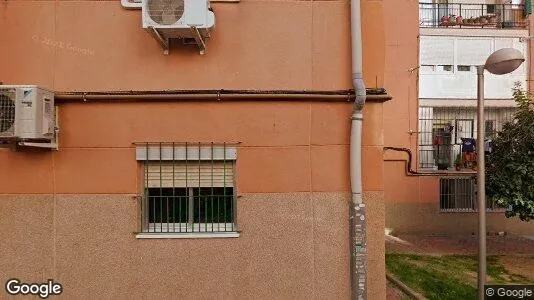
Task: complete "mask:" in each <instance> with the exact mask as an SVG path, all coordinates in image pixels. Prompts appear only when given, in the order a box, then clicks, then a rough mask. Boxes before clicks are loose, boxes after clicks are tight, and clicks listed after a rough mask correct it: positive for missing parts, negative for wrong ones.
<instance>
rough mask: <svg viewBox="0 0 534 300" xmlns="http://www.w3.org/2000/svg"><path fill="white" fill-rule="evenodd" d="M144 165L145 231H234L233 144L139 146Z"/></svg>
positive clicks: (142, 213) (143, 209) (234, 153)
mask: <svg viewBox="0 0 534 300" xmlns="http://www.w3.org/2000/svg"><path fill="white" fill-rule="evenodd" d="M136 152H137V154H136V155H137V160H138V161H140V162H141V163H142V164H143V193H142V195H141V197H140V199H141V204H140V206H141V220H142V222H141V232H144V233H198V232H202V233H206V232H235V231H237V222H236V211H237V209H236V196H235V178H234V177H235V176H234V175H235V160H236V148H235V144H231V143H189V142H185V143H176V142H172V143H137V144H136Z"/></svg>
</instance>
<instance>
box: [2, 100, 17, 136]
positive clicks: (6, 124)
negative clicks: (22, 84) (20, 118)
mask: <svg viewBox="0 0 534 300" xmlns="http://www.w3.org/2000/svg"><path fill="white" fill-rule="evenodd" d="M6 94H7V93H5V94H0V134H5V133H11V132H12V129H13V125H14V124H15V101H14V97H15V94H14V93H9V94H11V95H9V94H7V95H6Z"/></svg>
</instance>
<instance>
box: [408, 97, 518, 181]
mask: <svg viewBox="0 0 534 300" xmlns="http://www.w3.org/2000/svg"><path fill="white" fill-rule="evenodd" d="M515 111H516V108H514V107H488V108H486V109H485V112H484V114H485V119H486V121H485V126H486V136H485V138H486V139H492V138H493V137H495V136H496V135H497V134H498V133H499V131H500V130H502V126H503V125H504V124H505V123H506V122H510V121H512V120H513V115H514V112H515ZM475 129H476V107H419V131H418V147H419V168H420V169H432V168H436V167H438V165H442V166H443V168H442V169H444V168H446V169H447V170H454V168H455V162H456V160H457V158H458V156H459V155H460V157H461V155H462V152H461V151H462V147H461V146H462V138H475V139H476V138H477V137H476V130H475Z"/></svg>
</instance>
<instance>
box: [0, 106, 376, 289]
mask: <svg viewBox="0 0 534 300" xmlns="http://www.w3.org/2000/svg"><path fill="white" fill-rule="evenodd" d="M351 109H352V107H351V104H350V103H320V102H319V103H302V102H298V103H296V102H261V103H259V102H225V103H206V102H203V103H194V102H192V103H191V102H182V103H130V104H125V103H101V104H96V103H81V104H62V105H60V110H59V112H60V125H61V139H60V143H61V148H60V150H59V151H58V152H47V151H18V152H13V151H11V150H8V149H0V163H1V164H2V166H3V169H4V170H6V171H4V172H1V174H0V182H2V183H3V184H2V185H1V186H0V188H1V192H0V194H2V195H0V211H1V212H2V216H3V217H2V218H1V221H0V222H1V223H0V228H1V230H0V238H2V239H3V240H4V241H8V242H7V243H2V246H0V251H1V254H2V255H0V265H1V266H2V268H0V269H1V271H0V272H1V273H0V275H1V276H0V281H1V282H4V281H5V279H7V278H9V277H19V278H20V279H23V280H26V281H32V282H33V281H39V280H45V279H48V278H53V279H55V280H56V281H58V282H60V283H61V284H63V287H64V290H65V292H64V296H65V297H82V296H92V297H112V298H121V297H126V295H128V297H134V298H140V297H147V296H151V297H153V296H156V297H161V298H167V299H169V298H195V299H196V298H202V299H208V298H263V299H266V298H269V299H270V298H277V299H287V298H301V299H304V298H306V299H308V298H317V299H329V298H330V299H343V298H347V297H348V293H349V290H350V289H349V257H348V253H349V252H348V249H349V245H348V201H349V174H348V172H349V168H348V166H349V164H348V154H349V152H348V149H349V147H348V136H349V124H350V113H351ZM381 112H382V104H373V103H369V104H368V106H367V107H366V109H365V113H364V118H365V121H364V128H365V133H364V136H363V144H364V150H363V159H364V165H363V167H364V182H363V184H364V190H365V193H364V200H365V202H366V203H367V205H368V209H367V211H368V215H367V220H368V221H367V222H368V223H367V226H368V241H367V242H368V249H367V250H368V293H369V296H370V297H372V298H373V299H376V298H383V297H385V295H384V286H385V276H384V237H383V228H384V222H385V221H384V201H383V199H384V196H383V186H384V185H383V180H382V177H383V170H382V152H381V143H382V138H381V136H382V135H381V134H380V133H381V131H382V124H381V118H379V117H376V116H377V115H380V114H381ZM215 128H216V129H215ZM170 140H172V141H239V142H241V143H240V144H239V146H238V149H237V151H238V152H237V167H236V174H237V175H236V179H237V185H236V186H237V194H238V196H239V197H238V200H237V220H238V226H239V230H240V231H241V236H240V237H239V238H236V239H215V240H212V239H199V240H174V239H173V240H152V239H151V240H138V239H136V238H135V235H134V233H135V232H136V231H137V230H138V229H139V228H138V224H139V220H138V216H139V215H140V213H139V211H138V207H139V206H138V203H137V201H138V200H136V199H135V198H134V197H133V196H135V195H137V194H138V193H139V192H140V186H139V180H138V178H139V176H140V172H141V170H140V164H138V162H137V161H136V160H135V148H134V146H133V145H132V142H133V141H170ZM165 278H166V279H165ZM375 297H376V298H375Z"/></svg>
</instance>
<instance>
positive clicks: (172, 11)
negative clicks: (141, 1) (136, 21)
mask: <svg viewBox="0 0 534 300" xmlns="http://www.w3.org/2000/svg"><path fill="white" fill-rule="evenodd" d="M147 1H148V4H147V5H148V15H149V16H150V18H151V19H152V20H153V21H154V22H156V23H158V24H159V25H172V24H174V23H176V22H178V20H180V19H181V18H182V16H183V15H184V1H183V0H147Z"/></svg>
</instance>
